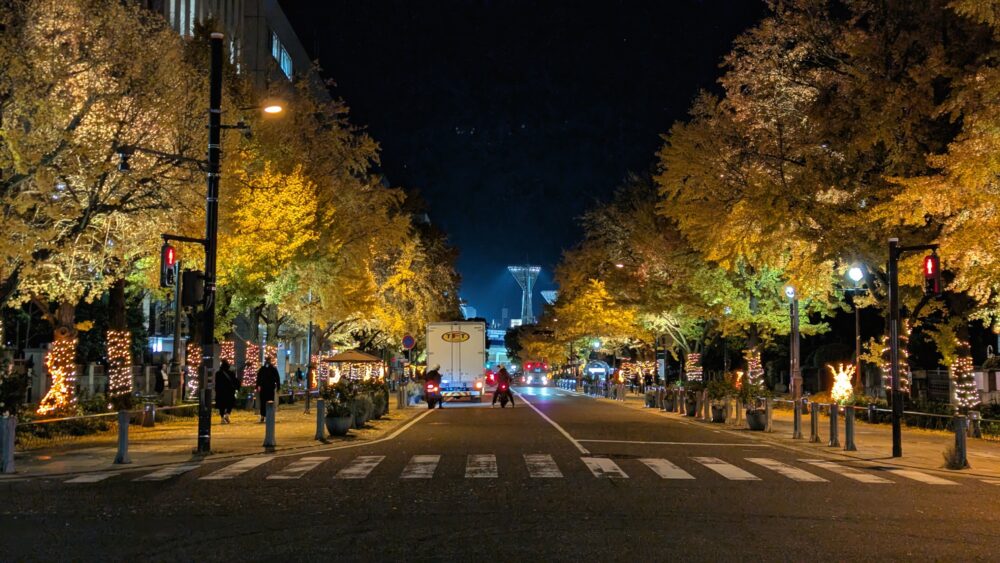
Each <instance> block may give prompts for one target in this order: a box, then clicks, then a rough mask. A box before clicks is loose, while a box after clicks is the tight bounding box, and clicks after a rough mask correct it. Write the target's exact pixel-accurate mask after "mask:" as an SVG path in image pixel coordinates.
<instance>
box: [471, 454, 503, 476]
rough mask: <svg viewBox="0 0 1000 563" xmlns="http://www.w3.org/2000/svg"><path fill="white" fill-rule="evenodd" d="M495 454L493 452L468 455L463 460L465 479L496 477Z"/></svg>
mask: <svg viewBox="0 0 1000 563" xmlns="http://www.w3.org/2000/svg"><path fill="white" fill-rule="evenodd" d="M498 476H499V474H498V473H497V456H495V455H493V454H474V455H470V456H469V457H468V458H467V460H466V462H465V477H466V479H496V478H497V477H498Z"/></svg>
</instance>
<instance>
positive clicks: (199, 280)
mask: <svg viewBox="0 0 1000 563" xmlns="http://www.w3.org/2000/svg"><path fill="white" fill-rule="evenodd" d="M204 300H205V274H204V273H202V272H200V271H198V270H184V272H182V273H181V306H182V307H197V306H198V305H201V304H202V302H203V301H204Z"/></svg>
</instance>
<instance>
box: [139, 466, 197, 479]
mask: <svg viewBox="0 0 1000 563" xmlns="http://www.w3.org/2000/svg"><path fill="white" fill-rule="evenodd" d="M199 467H201V464H200V463H184V464H181V465H171V466H168V467H164V468H162V469H157V470H156V471H154V472H152V473H148V474H146V475H143V476H142V477H139V478H137V479H133V481H166V480H167V479H170V478H171V477H177V476H178V475H183V474H184V473H187V472H188V471H192V470H194V469H197V468H199Z"/></svg>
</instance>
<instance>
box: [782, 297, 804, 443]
mask: <svg viewBox="0 0 1000 563" xmlns="http://www.w3.org/2000/svg"><path fill="white" fill-rule="evenodd" d="M785 297H788V312H789V314H790V316H791V320H792V322H791V324H792V330H791V335H790V337H791V343H790V345H789V347H788V349H789V356H790V357H791V360H790V363H791V372H792V375H791V384H792V401H793V405H794V415H795V416H794V421H793V427H792V437H793V438H801V437H802V411H801V408H802V405H801V404H800V403H799V400H800V399H801V398H802V369H801V367H800V366H799V300H798V298H797V297H796V295H795V288H794V287H793V286H791V285H786V286H785Z"/></svg>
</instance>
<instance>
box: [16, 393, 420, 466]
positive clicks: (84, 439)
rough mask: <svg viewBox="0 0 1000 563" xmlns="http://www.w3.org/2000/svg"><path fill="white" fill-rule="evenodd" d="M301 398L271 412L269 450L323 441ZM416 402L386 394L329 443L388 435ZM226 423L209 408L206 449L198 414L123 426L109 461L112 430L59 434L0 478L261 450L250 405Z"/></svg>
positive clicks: (413, 412) (21, 455)
mask: <svg viewBox="0 0 1000 563" xmlns="http://www.w3.org/2000/svg"><path fill="white" fill-rule="evenodd" d="M304 410H305V403H304V402H303V401H297V402H296V403H295V404H284V405H279V407H278V409H277V411H276V412H275V442H276V444H277V446H276V447H275V448H274V450H273V451H274V452H279V453H280V452H289V451H295V450H306V449H308V448H312V447H316V446H321V445H325V444H322V443H320V442H318V441H316V440H315V439H314V437H315V435H316V404H315V402H313V404H312V409H311V412H310V414H305V413H304ZM422 410H426V409H418V408H414V407H411V408H407V409H397V408H396V407H395V400H394V397H391V398H390V405H389V413H388V414H387V415H385V416H383V417H382V418H381V419H379V420H369V421H368V422H367V423H365V427H364V428H362V429H360V430H354V429H352V430H351V431H350V433H349V434H348V435H347V436H344V437H333V436H330V437H328V440H330V444H331V445H338V444H360V443H365V442H370V441H372V440H376V439H379V438H382V437H383V436H386V435H388V434H389V433H390V432H392V431H394V430H395V429H397V428H399V427H400V426H402V425H403V424H405V423H406V422H408V421H409V420H411V419H412V418H413V417H415V416H417V415H418V414H420V412H421V411H422ZM231 418H232V424H221V422H220V421H219V415H218V412H217V411H213V413H212V453H211V454H209V455H199V454H196V453H195V452H194V450H195V447H196V445H197V428H198V418H197V417H196V416H191V417H177V418H174V419H172V420H170V421H168V422H162V423H157V424H156V426H155V427H153V428H143V427H142V426H140V425H135V424H133V425H131V426H130V427H129V450H128V452H129V457H130V458H131V461H132V463H130V464H127V465H115V464H113V463H112V462H113V461H114V459H115V453H116V452H117V443H118V442H117V431H116V430H113V431H111V432H106V433H101V434H94V435H88V436H81V437H78V438H67V439H61V440H60V441H59V443H57V444H54V445H53V444H46V445H44V446H42V447H32V444H31V443H30V442H29V443H28V444H26V446H27V449H25V450H22V449H20V448H21V447H22V446H20V445H19V449H18V450H16V451H15V454H14V459H15V469H16V471H17V472H16V473H14V474H12V475H0V483H2V482H3V481H4V480H8V479H23V478H25V477H54V476H57V475H64V474H75V473H85V472H92V471H109V470H116V471H124V470H131V469H138V468H145V467H154V466H159V465H170V464H177V463H183V462H188V461H192V460H197V461H213V460H221V459H228V458H234V457H242V456H247V455H254V454H262V453H265V452H264V447H263V443H264V426H265V425H264V424H259V423H258V422H257V421H258V419H259V417H258V414H257V412H256V411H253V412H251V411H246V410H238V411H233V413H232V416H231Z"/></svg>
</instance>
